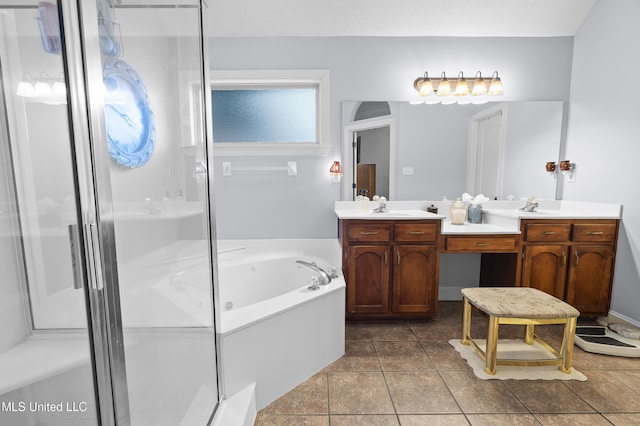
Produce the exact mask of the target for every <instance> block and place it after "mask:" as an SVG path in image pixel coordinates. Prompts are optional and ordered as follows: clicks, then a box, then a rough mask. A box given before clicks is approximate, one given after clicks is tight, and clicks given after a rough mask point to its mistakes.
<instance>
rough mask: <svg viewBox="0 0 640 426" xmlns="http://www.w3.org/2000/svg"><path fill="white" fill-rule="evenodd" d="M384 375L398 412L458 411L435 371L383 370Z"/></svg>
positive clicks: (456, 405) (458, 408)
mask: <svg viewBox="0 0 640 426" xmlns="http://www.w3.org/2000/svg"><path fill="white" fill-rule="evenodd" d="M384 376H385V378H386V380H387V385H388V386H389V392H390V393H391V399H392V400H393V405H394V406H395V408H396V411H397V412H398V414H428V413H459V412H460V407H458V404H456V402H455V400H454V399H453V398H452V397H451V394H450V393H449V392H448V391H447V387H446V386H445V384H444V382H443V381H442V379H441V378H440V376H439V375H438V373H437V372H436V371H425V372H417V371H412V372H385V373H384Z"/></svg>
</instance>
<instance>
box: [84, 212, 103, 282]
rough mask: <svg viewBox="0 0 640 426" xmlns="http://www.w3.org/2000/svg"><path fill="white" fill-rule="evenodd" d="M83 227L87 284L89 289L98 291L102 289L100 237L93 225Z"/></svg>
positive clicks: (95, 225)
mask: <svg viewBox="0 0 640 426" xmlns="http://www.w3.org/2000/svg"><path fill="white" fill-rule="evenodd" d="M84 226H85V233H86V238H85V241H86V242H87V254H88V256H89V259H88V265H89V266H88V267H89V273H90V274H91V275H90V276H89V284H90V285H91V288H92V289H93V290H96V291H100V290H102V289H103V288H104V286H103V284H102V264H101V263H100V262H101V257H100V236H99V233H98V225H97V224H95V223H87V224H85V225H84Z"/></svg>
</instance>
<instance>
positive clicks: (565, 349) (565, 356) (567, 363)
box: [560, 317, 578, 374]
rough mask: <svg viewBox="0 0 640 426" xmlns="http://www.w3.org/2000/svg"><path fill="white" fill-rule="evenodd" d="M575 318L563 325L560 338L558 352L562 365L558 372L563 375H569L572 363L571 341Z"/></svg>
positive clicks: (574, 329) (573, 335) (573, 334)
mask: <svg viewBox="0 0 640 426" xmlns="http://www.w3.org/2000/svg"><path fill="white" fill-rule="evenodd" d="M577 320H578V319H577V318H575V317H574V318H569V319H567V322H565V323H564V335H563V336H562V347H561V348H560V352H561V354H562V365H561V366H560V370H561V371H562V372H563V373H567V374H570V373H571V364H572V362H573V339H574V337H575V334H576V322H577Z"/></svg>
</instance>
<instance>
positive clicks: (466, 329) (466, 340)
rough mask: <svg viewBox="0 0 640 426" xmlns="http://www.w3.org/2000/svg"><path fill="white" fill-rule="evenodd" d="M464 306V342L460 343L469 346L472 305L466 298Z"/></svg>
mask: <svg viewBox="0 0 640 426" xmlns="http://www.w3.org/2000/svg"><path fill="white" fill-rule="evenodd" d="M463 299H464V300H463V301H464V304H463V306H462V340H461V341H460V343H462V344H463V345H468V344H469V337H471V334H470V333H471V304H470V303H469V301H468V300H467V298H466V297H464V298H463Z"/></svg>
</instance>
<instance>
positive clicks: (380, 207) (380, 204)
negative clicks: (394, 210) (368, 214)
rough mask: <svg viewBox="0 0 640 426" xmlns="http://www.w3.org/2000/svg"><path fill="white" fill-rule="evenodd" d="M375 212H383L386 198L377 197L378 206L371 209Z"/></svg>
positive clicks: (385, 206)
mask: <svg viewBox="0 0 640 426" xmlns="http://www.w3.org/2000/svg"><path fill="white" fill-rule="evenodd" d="M373 211H374V212H376V213H384V212H386V211H387V199H386V198H384V197H378V208H377V209H374V210H373Z"/></svg>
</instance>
